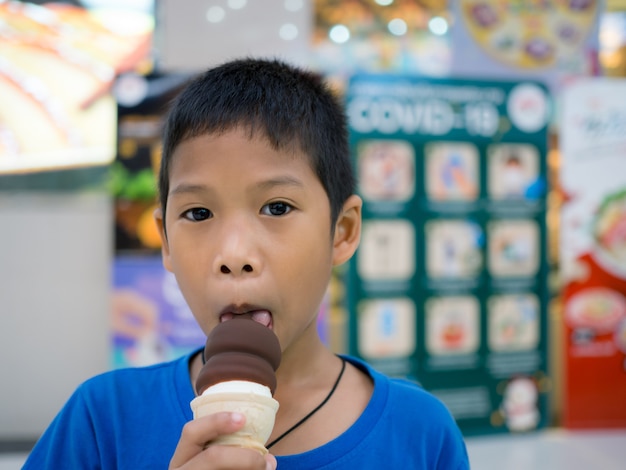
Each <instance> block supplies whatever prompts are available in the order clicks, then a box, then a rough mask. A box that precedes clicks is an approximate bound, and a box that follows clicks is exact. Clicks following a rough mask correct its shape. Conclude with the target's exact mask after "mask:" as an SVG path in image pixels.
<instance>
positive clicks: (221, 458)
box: [185, 445, 275, 470]
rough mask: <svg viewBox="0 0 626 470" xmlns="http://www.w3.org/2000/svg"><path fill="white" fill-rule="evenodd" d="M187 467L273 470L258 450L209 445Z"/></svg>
mask: <svg viewBox="0 0 626 470" xmlns="http://www.w3.org/2000/svg"><path fill="white" fill-rule="evenodd" d="M187 465H188V466H189V468H198V469H206V468H214V469H216V468H219V469H222V470H227V469H228V470H230V469H233V470H234V469H239V470H240V469H244V468H245V469H249V470H267V469H268V468H269V469H273V468H275V467H272V466H271V465H272V464H271V463H268V461H267V460H266V459H265V458H264V457H263V456H262V455H261V453H260V452H259V451H258V450H255V449H246V448H243V447H236V446H225V445H209V447H207V448H206V449H205V450H203V451H202V452H201V453H200V454H198V455H196V456H195V457H194V458H193V459H191V460H190V461H189V462H188V464H187ZM185 468H187V467H185Z"/></svg>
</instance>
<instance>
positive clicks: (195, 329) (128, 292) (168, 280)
mask: <svg viewBox="0 0 626 470" xmlns="http://www.w3.org/2000/svg"><path fill="white" fill-rule="evenodd" d="M111 325H112V366H113V367H115V368H119V367H128V366H145V365H150V364H155V363H157V362H163V361H166V360H171V359H174V358H176V357H179V356H181V355H183V354H186V353H188V352H191V351H192V350H194V349H197V348H200V347H202V346H203V345H204V342H205V340H206V336H205V335H204V333H203V332H202V330H201V329H200V327H199V326H198V324H197V323H196V321H195V319H194V317H193V314H192V313H191V310H190V309H189V307H188V306H187V303H186V302H185V299H184V298H183V295H182V293H181V292H180V289H179V288H178V283H177V282H176V278H175V277H174V275H173V274H172V273H170V272H168V271H166V270H165V268H164V267H163V262H162V260H161V256H160V255H159V256H155V255H150V256H141V255H136V256H133V255H127V256H118V257H116V258H115V261H114V265H113V286H112V290H111Z"/></svg>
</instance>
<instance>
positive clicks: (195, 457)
mask: <svg viewBox="0 0 626 470" xmlns="http://www.w3.org/2000/svg"><path fill="white" fill-rule="evenodd" d="M244 421H245V416H243V415H241V414H239V413H216V414H213V415H209V416H204V417H202V418H199V419H194V420H192V421H189V422H188V423H187V424H185V426H184V427H183V431H182V433H181V435H180V440H179V441H178V445H177V446H176V451H175V452H174V456H173V457H172V460H171V461H170V467H169V468H170V470H174V469H181V470H182V469H233V470H234V469H258V470H275V469H276V459H275V458H274V456H273V455H271V454H267V455H266V456H265V457H263V456H262V455H261V454H260V453H259V452H257V451H256V450H253V449H243V448H240V447H231V446H219V445H210V441H212V440H213V439H215V438H216V437H218V436H220V435H222V434H231V433H233V432H235V431H237V430H239V429H240V428H241V427H242V426H243V424H244ZM207 443H209V445H208V446H207Z"/></svg>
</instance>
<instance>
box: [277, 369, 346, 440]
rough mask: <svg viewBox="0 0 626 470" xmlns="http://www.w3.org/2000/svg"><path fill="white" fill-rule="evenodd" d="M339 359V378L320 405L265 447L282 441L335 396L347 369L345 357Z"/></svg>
mask: <svg viewBox="0 0 626 470" xmlns="http://www.w3.org/2000/svg"><path fill="white" fill-rule="evenodd" d="M339 359H341V370H340V371H339V375H338V376H337V380H335V384H334V385H333V388H331V389H330V392H329V393H328V395H326V398H324V400H323V401H322V403H320V404H319V405H317V406H316V407H315V408H313V410H311V412H310V413H309V414H307V415H306V416H305V417H304V418H302V419H301V420H300V421H298V422H297V423H296V424H294V425H293V426H291V427H290V428H289V429H287V430H286V431H285V432H284V433H282V434H281V435H280V436H278V437H277V438H276V439H274V440H273V441H272V442H270V443H269V444H267V445H266V446H265V447H266V448H267V449H269V448H270V447H272V446H273V445H274V444H276V443H277V442H278V441H280V440H281V439H282V438H284V437H285V436H287V434H289V433H290V432H292V431H293V430H294V429H296V428H297V427H299V426H301V425H302V423H304V422H305V421H306V420H307V419H309V418H310V417H311V416H313V415H314V414H315V413H316V412H317V411H319V409H320V408H321V407H322V406H324V405H325V404H326V402H327V401H328V400H330V397H332V396H333V394H334V393H335V390H337V386H338V385H339V382H340V381H341V377H342V376H343V371H344V370H346V360H345V359H344V358H343V357H340V358H339Z"/></svg>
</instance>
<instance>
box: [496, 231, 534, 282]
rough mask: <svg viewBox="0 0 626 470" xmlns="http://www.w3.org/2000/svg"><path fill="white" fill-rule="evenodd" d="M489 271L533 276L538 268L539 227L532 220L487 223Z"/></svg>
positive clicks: (497, 273)
mask: <svg viewBox="0 0 626 470" xmlns="http://www.w3.org/2000/svg"><path fill="white" fill-rule="evenodd" d="M487 230H488V239H489V242H488V245H489V271H490V272H491V274H492V275H494V276H500V277H516V276H534V275H535V274H536V273H537V270H538V269H539V228H538V227H537V224H536V223H535V222H534V221H532V220H500V221H493V222H490V223H489V225H488V228H487Z"/></svg>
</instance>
